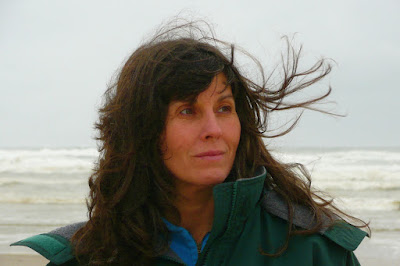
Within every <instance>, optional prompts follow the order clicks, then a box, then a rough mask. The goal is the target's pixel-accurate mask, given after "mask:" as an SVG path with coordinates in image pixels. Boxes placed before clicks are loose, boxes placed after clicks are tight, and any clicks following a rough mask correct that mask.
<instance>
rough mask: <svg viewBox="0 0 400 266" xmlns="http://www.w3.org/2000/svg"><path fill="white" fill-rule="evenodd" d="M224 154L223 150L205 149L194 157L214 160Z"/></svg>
mask: <svg viewBox="0 0 400 266" xmlns="http://www.w3.org/2000/svg"><path fill="white" fill-rule="evenodd" d="M224 154H225V152H223V151H218V150H213V151H206V152H202V153H198V154H196V155H195V156H194V157H196V158H199V159H202V160H210V161H216V160H220V159H222V157H223V156H224Z"/></svg>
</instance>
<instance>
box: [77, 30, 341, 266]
mask: <svg viewBox="0 0 400 266" xmlns="http://www.w3.org/2000/svg"><path fill="white" fill-rule="evenodd" d="M287 47H288V50H287V57H284V58H285V59H284V60H283V62H282V66H283V68H282V70H283V71H282V74H283V77H282V81H281V82H280V84H278V85H275V86H273V87H269V86H268V77H267V76H265V74H264V72H263V68H262V67H261V64H260V63H259V62H258V61H257V60H256V59H255V58H253V57H251V56H250V55H247V56H250V58H251V59H252V60H253V61H254V62H255V64H256V65H257V66H258V69H259V71H260V73H261V77H263V78H264V79H263V80H262V81H261V82H259V83H260V84H258V83H256V82H253V81H252V80H250V78H248V77H245V76H244V75H242V74H241V72H240V71H239V69H238V67H237V66H236V62H235V51H236V50H235V47H234V46H233V45H230V44H227V43H224V42H221V41H218V40H217V39H216V38H214V37H213V35H212V34H211V36H207V35H206V34H205V31H204V30H203V29H202V28H201V27H199V26H198V25H197V24H195V23H186V24H182V25H179V26H175V27H173V28H162V29H161V30H160V31H158V32H157V34H156V35H155V36H154V37H153V38H151V39H150V41H148V42H146V43H144V44H142V45H141V46H140V47H139V48H138V49H136V50H135V51H134V52H133V54H132V55H131V56H130V57H129V59H128V60H127V61H126V63H125V65H124V66H123V67H122V69H121V70H120V73H119V75H118V76H117V78H116V81H115V83H114V84H112V85H111V86H110V87H109V88H108V89H107V91H106V92H105V95H104V104H103V106H102V108H101V109H100V111H99V112H100V118H99V121H98V122H97V123H96V128H97V129H98V132H99V136H98V140H99V143H100V147H99V151H100V156H99V161H98V164H97V166H96V168H95V171H94V173H93V174H92V176H91V177H90V179H89V186H90V195H89V199H88V209H89V221H88V222H87V224H86V225H85V226H84V227H83V228H81V229H80V230H79V231H78V232H77V233H76V234H75V235H74V236H73V245H74V248H75V254H76V256H77V258H78V259H79V260H80V262H82V263H85V264H86V263H88V264H93V265H97V264H98V265H103V264H110V263H116V264H120V265H125V264H129V263H132V261H135V262H137V264H138V265H142V264H149V263H150V262H151V260H152V259H153V258H154V257H156V256H157V255H159V254H160V253H162V252H163V251H165V250H166V248H167V245H168V243H167V239H168V231H167V229H166V227H165V225H164V223H163V221H162V217H165V215H166V214H168V217H174V218H173V219H175V221H176V222H179V213H178V211H177V209H176V208H175V206H174V205H173V201H174V197H175V190H174V185H173V177H172V176H171V174H170V173H169V172H168V170H167V169H166V167H165V166H164V163H163V160H162V157H161V153H162V152H161V150H160V146H161V145H160V141H161V140H160V138H161V135H162V133H163V130H164V127H165V119H166V114H167V110H168V105H169V103H170V102H171V101H173V100H190V99H194V98H195V97H196V96H197V95H198V94H199V93H201V92H202V91H204V90H205V89H206V88H207V87H208V85H209V84H210V83H211V81H212V79H213V77H215V75H217V74H218V73H224V74H225V75H226V77H227V79H228V82H229V84H230V85H231V87H232V91H233V95H234V99H235V104H236V111H237V114H238V116H239V120H240V123H241V139H240V143H239V146H238V149H237V153H236V158H235V162H234V165H233V168H232V170H231V173H230V174H229V176H228V178H227V180H230V181H234V180H236V179H238V178H246V177H250V176H251V175H252V173H253V172H254V170H255V168H256V167H257V166H260V165H262V166H265V167H266V169H267V171H268V172H269V174H270V175H271V177H272V178H271V179H267V180H266V183H265V185H266V186H268V187H272V186H273V187H274V189H275V191H277V192H278V193H279V194H280V195H281V196H282V197H283V198H284V199H285V200H286V202H287V204H288V207H289V208H288V210H289V214H290V213H291V208H292V205H293V204H294V203H296V204H303V205H306V206H308V207H309V208H310V209H311V210H313V212H314V213H315V219H316V223H315V226H314V227H313V228H312V229H310V230H303V231H292V230H291V228H292V226H291V222H292V221H291V220H290V226H289V233H288V239H289V237H290V236H291V235H293V234H297V233H303V234H304V233H305V234H311V233H314V232H317V231H319V230H320V229H321V227H323V226H325V225H324V224H323V223H322V219H323V217H329V218H331V220H333V217H334V215H336V214H343V213H341V212H340V211H339V210H338V209H336V208H335V207H333V206H332V204H331V201H329V200H325V199H324V198H322V197H319V196H318V195H317V194H316V193H314V192H313V191H312V190H311V179H310V177H309V175H307V172H306V171H305V169H304V168H303V167H302V166H301V165H299V164H284V163H281V162H279V161H277V160H276V159H275V158H274V157H273V156H272V155H271V154H270V152H269V151H268V150H267V148H266V147H265V144H264V143H263V140H262V138H263V137H265V136H266V133H268V132H269V124H268V123H267V122H268V119H269V117H270V115H271V113H274V112H278V111H281V110H288V109H293V108H310V109H312V108H313V107H312V105H313V104H314V103H316V102H319V101H320V100H322V99H324V98H326V97H327V96H328V95H329V94H330V92H331V89H330V88H329V87H328V88H327V89H326V91H325V92H323V93H322V95H320V96H318V97H314V98H312V99H308V100H305V101H300V102H296V103H288V102H286V101H285V99H287V97H288V96H290V95H293V94H296V93H297V92H300V91H302V90H303V89H305V88H307V87H309V86H310V85H313V84H314V83H316V82H318V81H320V80H321V79H323V78H324V77H325V76H326V75H328V74H329V73H330V71H331V65H330V64H329V62H327V61H326V60H324V59H322V60H320V61H318V62H316V63H315V64H314V65H313V66H312V67H311V68H309V69H307V70H305V71H298V64H299V58H300V52H301V49H299V50H297V51H296V50H295V49H294V48H293V47H292V46H291V45H290V43H289V42H287ZM296 122H297V120H296V121H295V122H294V123H293V125H292V126H289V127H288V128H287V129H286V130H283V132H280V133H278V134H275V136H272V137H276V136H280V135H284V134H286V133H287V132H289V131H290V130H291V129H292V128H293V127H294V125H295V124H296ZM269 137H271V136H269ZM298 169H300V170H301V171H298ZM343 215H344V214H343ZM289 217H291V215H289ZM287 243H288V241H287ZM287 243H286V245H285V246H283V247H281V249H280V250H279V251H278V252H277V253H276V254H267V255H274V256H278V255H280V254H281V253H282V252H283V251H284V250H285V248H286V246H287Z"/></svg>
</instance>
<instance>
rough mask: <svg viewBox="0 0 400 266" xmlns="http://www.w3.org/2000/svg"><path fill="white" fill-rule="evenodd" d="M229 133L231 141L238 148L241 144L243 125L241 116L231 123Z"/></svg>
mask: <svg viewBox="0 0 400 266" xmlns="http://www.w3.org/2000/svg"><path fill="white" fill-rule="evenodd" d="M228 134H229V140H230V143H231V145H232V146H234V147H235V150H236V148H237V146H238V145H239V141H240V135H241V125H240V121H239V118H237V119H236V120H235V121H232V123H231V124H230V125H229V129H228Z"/></svg>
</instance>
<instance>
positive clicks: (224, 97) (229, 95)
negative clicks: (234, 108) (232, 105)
mask: <svg viewBox="0 0 400 266" xmlns="http://www.w3.org/2000/svg"><path fill="white" fill-rule="evenodd" d="M227 98H232V99H234V97H233V94H231V93H230V94H227V95H222V96H221V97H219V98H218V101H219V102H221V101H223V100H225V99H227Z"/></svg>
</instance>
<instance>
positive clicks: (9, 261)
mask: <svg viewBox="0 0 400 266" xmlns="http://www.w3.org/2000/svg"><path fill="white" fill-rule="evenodd" d="M359 261H360V264H361V265H362V266H376V265H381V266H385V265H387V266H391V265H398V264H397V263H399V261H395V260H390V259H384V258H383V259H382V258H379V259H378V258H376V259H373V258H359ZM47 263H48V260H46V259H44V258H43V257H41V256H39V255H31V254H0V265H1V266H43V265H46V264H47Z"/></svg>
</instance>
